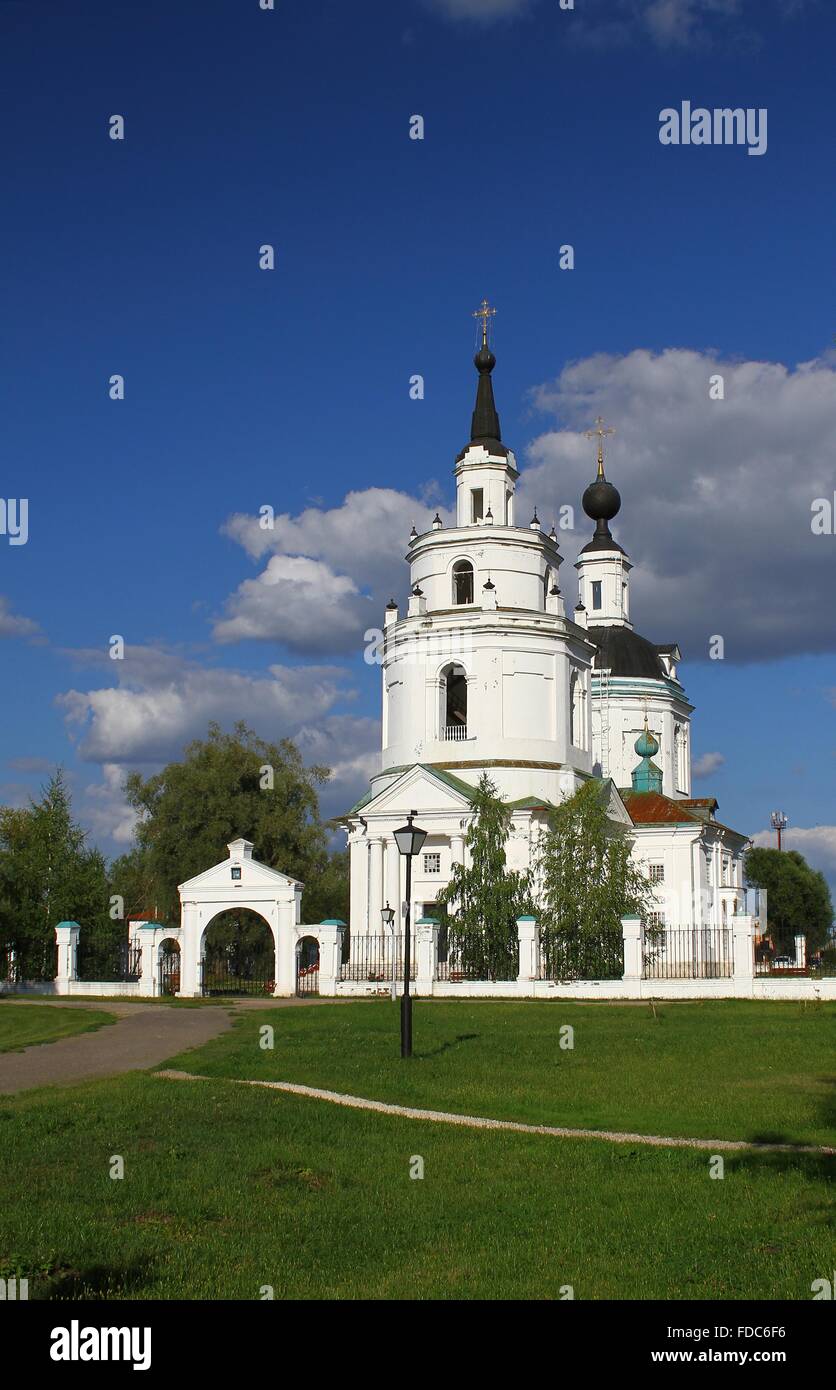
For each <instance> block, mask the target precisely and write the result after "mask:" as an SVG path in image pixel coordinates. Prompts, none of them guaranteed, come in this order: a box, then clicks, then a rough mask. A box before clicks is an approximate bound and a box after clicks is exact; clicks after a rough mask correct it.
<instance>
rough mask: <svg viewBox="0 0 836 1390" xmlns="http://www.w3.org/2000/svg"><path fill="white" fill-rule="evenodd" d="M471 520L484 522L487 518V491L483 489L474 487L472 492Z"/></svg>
mask: <svg viewBox="0 0 836 1390" xmlns="http://www.w3.org/2000/svg"><path fill="white" fill-rule="evenodd" d="M470 513H471V515H470V519H471V521H482V520H483V519H484V516H485V490H484V488H481V487H474V488H471V490H470Z"/></svg>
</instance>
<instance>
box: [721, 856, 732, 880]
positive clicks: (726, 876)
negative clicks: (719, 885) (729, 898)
mask: <svg viewBox="0 0 836 1390" xmlns="http://www.w3.org/2000/svg"><path fill="white" fill-rule="evenodd" d="M730 868H731V860H730V859H726V858H725V857H724V858H723V884H724V885H728V882H729V869H730Z"/></svg>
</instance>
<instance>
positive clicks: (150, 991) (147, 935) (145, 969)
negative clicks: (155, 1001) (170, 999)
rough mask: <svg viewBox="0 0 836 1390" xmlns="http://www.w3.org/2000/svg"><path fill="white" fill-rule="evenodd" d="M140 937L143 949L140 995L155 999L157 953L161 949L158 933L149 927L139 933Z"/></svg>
mask: <svg viewBox="0 0 836 1390" xmlns="http://www.w3.org/2000/svg"><path fill="white" fill-rule="evenodd" d="M138 936H139V944H140V947H141V948H142V956H141V967H142V974H141V975H140V977H139V992H140V994H143V995H147V996H148V997H149V998H153V997H154V995H155V994H156V993H157V988H156V985H157V980H156V975H157V971H156V963H157V953H158V951H159V949H160V948H159V942H158V940H157V933H156V931H150V930H149V929H148V928H147V927H143V929H142V931H140V932H139V933H138Z"/></svg>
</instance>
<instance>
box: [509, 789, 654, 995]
mask: <svg viewBox="0 0 836 1390" xmlns="http://www.w3.org/2000/svg"><path fill="white" fill-rule="evenodd" d="M632 845H633V842H632V839H631V838H630V836H629V834H628V833H627V830H626V828H625V827H624V826H623V825H620V824H618V823H617V822H615V821H612V820H611V819H610V817H609V816H608V814H607V808H606V805H605V803H604V800H603V797H602V784H601V783H600V782H599V781H595V780H591V781H589V782H586V783H584V785H583V786H582V787H580V788H579V789H578V791H576V792H575V794H574V796H571V797H568V798H567V799H566V801H564V802H562V803H561V805H560V806H558V807H557V808H556V809H555V810H554V811H553V812H552V813H551V816H550V818H549V826H548V829H547V830H546V832H545V834H544V835H543V836H542V837H541V839H540V843H539V847H538V851H537V856H536V868H535V880H536V885H537V898H538V902H539V913H538V916H539V921H540V939H541V944H542V949H543V952H544V956H545V961H546V965H547V968H548V970H549V973H550V974H551V975H552V976H553V977H555V978H565V979H570V978H575V979H607V978H610V977H620V976H621V975H622V973H623V969H624V960H623V933H622V928H621V918H622V917H626V916H630V915H638V916H640V917H643V918H646V917H647V915H648V913H649V912H651V911H652V910H653V907H654V896H653V889H652V887H651V885H650V881H649V879H648V877H647V875H646V874H645V873H644V872H643V871H642V870H641V869H640V868H639V866H638V865H637V864H636V863H635V861H634V860H633V859H632V857H631V850H632Z"/></svg>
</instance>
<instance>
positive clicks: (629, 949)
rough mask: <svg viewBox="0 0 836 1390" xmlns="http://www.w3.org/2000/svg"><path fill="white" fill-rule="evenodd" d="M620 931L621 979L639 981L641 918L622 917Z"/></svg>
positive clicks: (640, 968) (640, 967) (640, 970)
mask: <svg viewBox="0 0 836 1390" xmlns="http://www.w3.org/2000/svg"><path fill="white" fill-rule="evenodd" d="M621 930H622V933H623V935H624V976H623V978H624V979H625V980H640V979H641V977H642V919H641V917H622V919H621Z"/></svg>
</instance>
